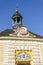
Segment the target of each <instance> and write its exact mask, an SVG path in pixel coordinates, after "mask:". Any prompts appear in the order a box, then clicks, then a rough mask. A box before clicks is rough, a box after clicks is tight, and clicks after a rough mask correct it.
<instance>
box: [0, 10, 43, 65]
mask: <svg viewBox="0 0 43 65" xmlns="http://www.w3.org/2000/svg"><path fill="white" fill-rule="evenodd" d="M12 19H13V22H12V29H7V30H5V31H2V32H1V33H0V65H43V37H42V36H40V35H37V34H35V33H33V32H31V31H29V30H28V29H27V28H26V27H25V26H23V25H22V15H21V14H20V13H19V11H18V10H17V9H16V12H15V13H14V14H13V16H12Z"/></svg>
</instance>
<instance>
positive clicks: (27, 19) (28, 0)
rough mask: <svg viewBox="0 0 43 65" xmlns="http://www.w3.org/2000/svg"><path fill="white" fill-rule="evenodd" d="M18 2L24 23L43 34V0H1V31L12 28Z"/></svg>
mask: <svg viewBox="0 0 43 65" xmlns="http://www.w3.org/2000/svg"><path fill="white" fill-rule="evenodd" d="M17 3H18V9H19V12H20V13H21V15H22V16H23V20H22V23H23V25H24V26H26V27H27V28H28V29H29V30H30V31H32V32H34V33H36V34H39V35H42V36H43V0H0V32H1V31H3V30H5V29H10V28H12V22H13V21H12V19H11V17H12V15H13V13H14V12H15V10H16V4H17Z"/></svg>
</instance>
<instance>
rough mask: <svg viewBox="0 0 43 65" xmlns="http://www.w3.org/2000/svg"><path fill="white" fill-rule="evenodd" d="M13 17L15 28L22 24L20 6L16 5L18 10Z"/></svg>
mask: <svg viewBox="0 0 43 65" xmlns="http://www.w3.org/2000/svg"><path fill="white" fill-rule="evenodd" d="M12 19H13V24H12V26H13V28H14V27H15V26H16V25H17V26H18V25H20V26H22V15H21V14H20V13H19V11H18V7H16V12H15V13H14V14H13V16H12Z"/></svg>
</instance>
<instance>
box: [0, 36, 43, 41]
mask: <svg viewBox="0 0 43 65" xmlns="http://www.w3.org/2000/svg"><path fill="white" fill-rule="evenodd" d="M0 40H25V41H40V42H43V38H24V37H8V36H7V37H0Z"/></svg>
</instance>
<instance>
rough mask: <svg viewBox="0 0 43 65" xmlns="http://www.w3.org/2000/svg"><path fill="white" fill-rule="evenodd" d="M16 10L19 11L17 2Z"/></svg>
mask: <svg viewBox="0 0 43 65" xmlns="http://www.w3.org/2000/svg"><path fill="white" fill-rule="evenodd" d="M16 11H18V3H17V4H16Z"/></svg>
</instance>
